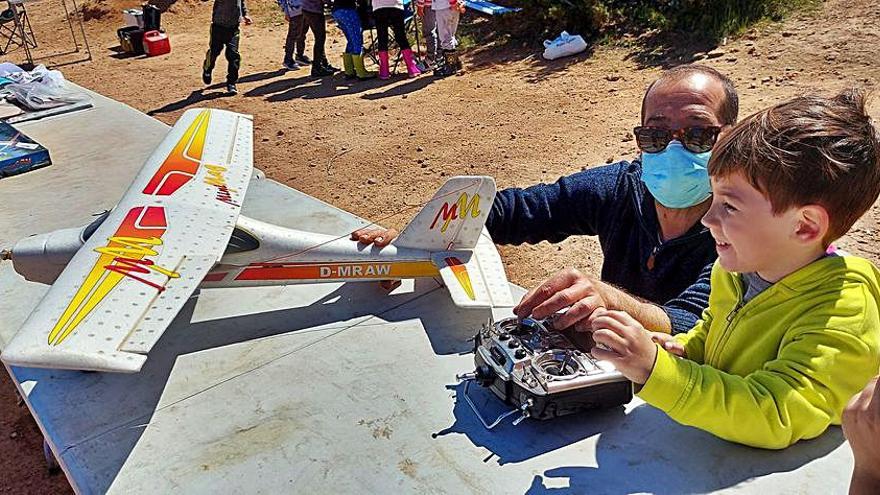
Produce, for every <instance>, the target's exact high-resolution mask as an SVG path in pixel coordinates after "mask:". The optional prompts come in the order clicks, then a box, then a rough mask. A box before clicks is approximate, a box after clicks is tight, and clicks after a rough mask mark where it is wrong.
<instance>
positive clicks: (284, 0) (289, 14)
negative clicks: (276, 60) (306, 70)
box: [278, 0, 305, 70]
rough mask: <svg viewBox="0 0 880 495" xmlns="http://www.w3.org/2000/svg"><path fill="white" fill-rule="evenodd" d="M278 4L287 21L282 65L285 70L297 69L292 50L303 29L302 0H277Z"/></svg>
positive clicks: (297, 65)
mask: <svg viewBox="0 0 880 495" xmlns="http://www.w3.org/2000/svg"><path fill="white" fill-rule="evenodd" d="M278 6H279V7H281V11H282V12H284V20H286V21H287V38H286V39H285V41H284V61H283V62H282V65H283V66H284V68H285V69H287V70H297V69H299V64H298V63H296V60H294V59H293V51H294V49H296V45H297V42H299V41H300V39H302V38H301V37H300V34H301V32H302V29H303V16H302V12H303V10H302V0H278ZM303 45H304V44H303ZM303 48H305V47H303Z"/></svg>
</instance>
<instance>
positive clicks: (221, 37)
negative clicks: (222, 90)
mask: <svg viewBox="0 0 880 495" xmlns="http://www.w3.org/2000/svg"><path fill="white" fill-rule="evenodd" d="M244 2H245V0H214V12H213V14H212V18H211V40H210V42H209V48H208V53H206V54H205V62H204V63H203V64H202V81H203V82H204V83H205V84H207V85H210V84H211V72H212V71H213V70H214V63H215V62H216V61H217V57H218V56H220V52H221V51H222V50H224V49H225V50H226V60H227V62H229V67H228V69H227V72H226V93H228V94H230V95H236V94H238V89H237V88H236V87H235V83H236V82H238V68H239V67H240V66H241V55H240V54H239V53H238V42H239V38H240V34H241V32H240V31H239V29H238V25H239V23H241V22H242V21H244V23H245V24H248V25H249V24H251V23H252V22H254V21H253V20H251V18H250V17H248V12H247V7H246V6H245V4H244Z"/></svg>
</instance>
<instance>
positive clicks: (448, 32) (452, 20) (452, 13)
mask: <svg viewBox="0 0 880 495" xmlns="http://www.w3.org/2000/svg"><path fill="white" fill-rule="evenodd" d="M431 9H432V10H433V11H434V16H435V18H436V23H437V38H439V41H440V51H441V54H442V58H441V59H440V60H439V61H438V64H437V68H436V69H434V75H435V76H437V77H447V76H451V75H453V74H455V73H457V72H459V71H460V70H461V69H462V67H461V60H460V59H459V58H458V50H457V47H458V40H457V39H456V38H455V33H456V31H458V18H459V16H460V15H461V13H462V12H464V4H463V3H461V2H459V1H458V0H434V2H433V3H432V4H431Z"/></svg>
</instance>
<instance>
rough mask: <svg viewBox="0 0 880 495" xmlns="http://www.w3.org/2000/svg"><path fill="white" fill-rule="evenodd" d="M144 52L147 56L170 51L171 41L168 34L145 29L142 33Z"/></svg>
mask: <svg viewBox="0 0 880 495" xmlns="http://www.w3.org/2000/svg"><path fill="white" fill-rule="evenodd" d="M144 52H146V54H147V56H148V57H155V56H156V55H165V54H166V53H169V52H171V42H170V41H169V40H168V35H167V34H165V33H162V32H160V31H147V32H146V33H144Z"/></svg>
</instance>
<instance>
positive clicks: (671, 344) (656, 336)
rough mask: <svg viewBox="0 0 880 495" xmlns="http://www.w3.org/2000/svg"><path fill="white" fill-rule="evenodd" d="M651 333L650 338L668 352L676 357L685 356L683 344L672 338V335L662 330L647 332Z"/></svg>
mask: <svg viewBox="0 0 880 495" xmlns="http://www.w3.org/2000/svg"><path fill="white" fill-rule="evenodd" d="M648 333H650V334H651V340H653V341H654V342H656V343H657V344H660V347H662V348H664V349H666V352H668V353H670V354H674V355H676V356H678V357H683V358H686V357H687V353H686V352H685V350H684V346H683V345H681V343H679V342H678V341H676V340H674V339H673V337H672V335H669V334H668V333H662V332H648Z"/></svg>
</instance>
